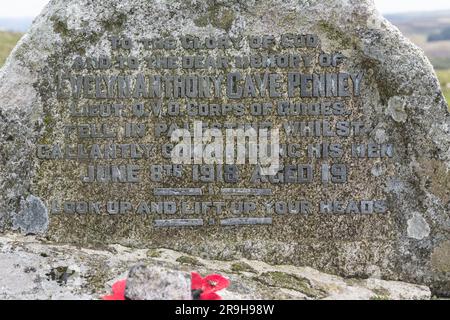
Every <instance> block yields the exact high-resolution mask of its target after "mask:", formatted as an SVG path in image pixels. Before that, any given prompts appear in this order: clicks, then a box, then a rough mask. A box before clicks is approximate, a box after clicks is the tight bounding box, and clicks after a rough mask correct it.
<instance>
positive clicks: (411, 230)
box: [407, 212, 430, 240]
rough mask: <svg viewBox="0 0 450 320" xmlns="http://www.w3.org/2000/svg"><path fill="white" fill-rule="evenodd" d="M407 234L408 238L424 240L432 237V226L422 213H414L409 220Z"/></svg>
mask: <svg viewBox="0 0 450 320" xmlns="http://www.w3.org/2000/svg"><path fill="white" fill-rule="evenodd" d="M407 232H408V237H410V238H414V239H417V240H422V239H424V238H426V237H428V236H429V235H430V226H429V225H428V223H427V221H426V220H425V219H424V218H423V216H422V215H421V214H420V213H418V212H414V213H413V216H412V217H411V219H409V220H408V229H407Z"/></svg>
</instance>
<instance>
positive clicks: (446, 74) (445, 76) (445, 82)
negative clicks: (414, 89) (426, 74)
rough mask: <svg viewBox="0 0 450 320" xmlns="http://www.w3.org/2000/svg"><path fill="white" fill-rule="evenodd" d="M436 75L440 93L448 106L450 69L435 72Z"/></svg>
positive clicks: (449, 100)
mask: <svg viewBox="0 0 450 320" xmlns="http://www.w3.org/2000/svg"><path fill="white" fill-rule="evenodd" d="M436 73H437V75H438V78H439V82H440V83H441V87H442V92H443V93H444V96H445V98H446V99H447V102H448V104H449V105H450V69H448V70H436Z"/></svg>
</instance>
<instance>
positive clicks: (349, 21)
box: [0, 0, 450, 295]
mask: <svg viewBox="0 0 450 320" xmlns="http://www.w3.org/2000/svg"><path fill="white" fill-rule="evenodd" d="M349 17H350V18H349ZM287 33H298V34H307V33H311V34H316V35H317V36H318V37H319V39H320V47H318V48H316V49H311V50H310V49H304V50H305V52H309V53H311V54H312V55H313V56H314V57H316V56H317V55H318V54H319V53H320V52H322V51H324V52H327V53H333V52H340V53H342V54H343V55H344V56H345V57H346V59H345V60H344V63H343V65H342V67H340V68H338V69H339V70H340V71H339V72H349V73H359V72H364V79H363V82H362V87H361V95H360V96H359V97H350V98H348V100H349V104H348V105H349V107H348V109H349V110H346V111H349V112H350V113H349V114H348V117H347V115H345V119H346V118H350V119H351V120H352V121H354V120H357V119H358V120H359V119H360V120H361V121H363V122H364V123H365V124H366V123H367V124H368V128H367V130H368V132H367V134H364V135H362V136H361V138H359V137H358V138H355V139H353V137H350V138H348V139H347V138H346V139H338V137H332V139H321V137H318V138H317V139H316V138H313V139H312V140H314V142H325V141H326V142H328V141H329V140H333V141H335V142H336V141H337V142H340V143H341V144H342V145H343V146H344V147H346V152H347V153H346V156H344V157H343V158H342V159H340V160H342V161H343V162H345V164H346V165H347V167H348V169H349V172H348V174H347V177H348V178H349V181H348V182H347V183H342V184H338V183H332V184H328V185H326V186H324V185H323V184H322V183H320V182H317V181H313V183H311V184H309V185H300V184H299V185H296V184H276V185H271V184H267V186H266V185H265V184H264V185H263V184H261V185H258V186H255V185H252V184H249V183H247V182H248V181H250V179H248V180H247V179H246V180H243V181H239V182H237V183H233V185H232V186H230V185H229V184H228V183H222V182H221V183H211V184H210V187H209V188H207V187H205V185H206V183H197V184H195V185H194V183H193V181H192V179H188V178H187V177H186V176H184V177H177V179H172V178H173V177H163V178H162V180H161V183H156V182H155V181H150V182H149V181H148V180H145V181H144V182H143V183H136V184H134V183H128V182H125V183H104V184H103V183H98V184H94V183H91V184H87V183H84V182H83V181H82V180H81V179H80V174H81V173H82V172H85V169H86V165H87V163H88V162H89V161H86V159H80V160H79V161H78V160H43V159H38V158H37V145H65V144H83V145H90V144H95V143H98V144H100V143H104V142H99V141H97V140H102V139H89V138H86V139H82V138H81V137H66V134H65V127H64V126H65V125H66V124H79V123H81V122H86V123H87V122H89V123H91V122H95V123H100V122H103V124H105V125H106V127H107V128H108V129H110V128H116V127H118V126H121V125H124V124H125V122H128V121H129V120H130V119H131V118H117V119H116V118H107V119H95V120H93V119H88V120H86V119H79V118H77V119H74V117H73V116H71V115H70V114H69V110H70V109H69V108H70V106H73V105H76V106H88V105H93V104H104V103H105V102H106V101H107V100H105V99H99V100H93V99H84V98H83V99H80V100H78V99H76V98H68V99H63V98H61V97H58V96H57V90H56V85H57V83H58V81H57V75H58V74H60V73H61V72H67V73H68V72H73V73H76V72H75V71H74V70H73V69H72V64H73V62H74V60H75V59H76V58H77V57H82V58H86V57H94V58H95V57H99V56H103V55H107V56H113V55H114V56H117V55H119V53H120V54H123V55H124V54H127V55H132V56H136V57H138V58H140V59H143V58H145V57H148V56H149V55H151V54H152V52H151V51H149V50H148V49H145V47H144V46H143V45H142V44H139V45H135V46H134V47H133V48H132V49H131V50H129V51H128V49H120V50H113V49H112V48H111V41H110V39H111V37H112V36H117V35H121V36H128V37H130V38H132V39H133V40H136V39H143V38H146V39H154V38H167V37H168V36H174V37H176V38H178V37H179V36H184V35H187V34H191V35H197V36H199V37H200V39H202V40H204V39H205V38H206V37H221V36H230V37H233V39H235V41H236V47H235V48H232V49H229V50H228V49H226V50H222V49H220V50H203V51H199V50H185V49H182V48H180V47H177V48H175V49H171V50H170V54H171V55H174V56H182V55H200V53H202V54H205V55H206V54H209V55H211V56H212V57H213V58H217V57H218V56H219V53H221V52H224V54H225V55H230V56H235V55H240V56H246V55H250V54H254V53H255V52H259V51H261V52H263V51H264V50H259V49H258V50H255V49H251V48H250V45H249V43H248V41H247V40H246V39H247V38H246V37H247V36H250V35H274V36H275V37H280V36H281V35H282V34H287ZM221 50H222V51H221ZM279 50H280V48H279V47H274V48H271V49H270V52H271V53H278V52H279ZM301 50H303V49H301ZM287 51H289V52H291V51H294V50H290V49H289V50H287ZM164 54H169V51H167V52H166V51H164ZM300 69H301V72H303V71H304V70H306V71H305V72H308V73H315V72H319V71H324V70H325V71H326V70H327V69H326V68H322V67H320V66H317V64H313V66H312V67H311V68H303V67H302V68H300ZM261 70H262V69H258V70H257V71H255V69H252V70H250V69H249V70H247V71H248V72H260V71H261ZM328 70H329V69H328ZM197 71H198V70H197ZM197 71H195V72H196V73H197ZM216 71H217V72H216ZM216 71H214V72H215V73H217V74H222V75H223V74H224V73H225V72H228V71H226V70H225V69H224V70H216ZM247 71H245V72H247ZM284 71H285V70H284ZM284 71H283V70H281V71H279V70H278V69H273V72H274V73H275V72H280V73H283V72H284ZM124 72H125V71H123V70H119V69H118V68H117V67H116V66H114V67H112V68H111V69H109V71H108V70H106V71H105V70H94V71H92V70H83V71H80V72H79V73H85V74H91V73H92V74H94V73H95V74H119V73H120V74H123V73H124ZM126 72H127V73H129V74H135V73H137V72H142V73H145V74H147V73H155V74H161V73H162V71H161V70H151V71H150V70H149V69H148V68H146V67H145V64H144V63H142V64H140V65H139V67H138V69H136V70H135V69H132V70H126ZM177 72H179V73H180V74H183V75H185V74H189V73H191V72H194V71H192V70H188V71H187V70H177ZM208 72H209V71H207V70H202V71H201V72H198V73H201V74H203V73H205V74H209V73H208ZM271 72H272V71H271ZM224 89H225V88H224ZM345 99H347V98H345ZM136 100H141V99H128V100H126V103H130V104H132V103H133V102H136ZM143 100H145V99H143ZM299 100H301V99H299ZM311 100H313V99H311ZM332 100H333V99H332ZM108 101H109V100H108ZM124 101H125V100H124V99H112V100H111V103H122V102H123V103H125V102H124ZM248 101H251V102H253V100H251V99H249V100H248ZM139 102H141V101H139ZM165 102H166V100H164V103H165ZM244 102H245V101H244ZM145 103H146V104H149V102H148V101H147V100H145ZM214 103H229V100H227V99H223V98H220V99H217V101H216V100H215V101H214ZM245 103H247V102H245ZM0 118H1V119H0V120H1V121H0V230H1V231H3V232H8V231H9V230H10V229H11V228H15V229H20V230H21V232H24V233H35V232H36V233H42V232H45V237H46V239H48V241H50V242H51V243H68V242H69V243H74V244H77V245H79V246H84V247H89V246H104V245H108V244H111V243H119V244H121V245H126V246H134V247H140V248H148V247H152V248H153V247H164V248H170V249H174V250H178V251H183V252H184V253H186V254H192V255H194V256H202V257H205V258H208V259H218V260H220V259H222V260H233V259H234V260H239V259H251V260H260V261H264V262H268V263H271V264H276V265H280V264H289V265H292V266H297V267H298V266H300V265H308V266H311V267H314V268H316V269H319V270H321V271H323V272H327V273H333V274H336V275H340V276H346V277H362V276H369V275H371V273H372V272H373V270H375V269H376V270H379V274H377V277H382V278H383V279H395V280H399V279H400V280H402V281H407V282H414V283H418V284H426V285H428V286H430V287H431V288H432V290H433V292H434V293H436V294H446V295H450V288H449V286H448V283H449V280H450V278H449V273H448V272H446V271H445V270H448V261H449V260H448V255H447V254H446V252H447V248H448V241H449V240H450V232H449V227H448V226H449V225H450V216H449V203H450V173H449V168H450V116H449V112H448V106H447V104H446V102H445V100H444V97H443V95H442V93H441V90H440V86H439V82H438V80H437V78H436V76H435V73H434V71H433V69H432V66H431V64H430V62H429V61H428V60H427V58H426V57H425V56H424V53H423V52H422V51H421V50H420V49H419V48H417V47H416V46H414V45H413V44H411V42H410V41H408V40H407V39H406V38H405V37H404V36H403V35H402V34H401V33H400V32H399V30H398V29H397V28H395V27H393V26H392V25H391V24H390V23H389V22H388V21H386V20H385V19H384V18H383V17H382V16H381V15H380V14H379V13H378V12H377V11H376V9H375V7H374V5H373V1H371V0H346V1H344V0H330V1H324V0H300V1H298V0H261V1H240V0H223V1H177V0H174V1H172V0H161V1H157V2H149V1H147V0H129V1H125V2H124V1H121V0H107V1H87V0H53V1H51V2H50V4H49V5H48V6H47V7H46V8H45V9H44V11H43V12H42V14H41V15H40V16H39V17H37V18H36V20H35V21H34V23H33V26H32V27H31V29H30V30H29V32H28V33H27V34H26V35H25V36H24V37H23V38H22V39H21V41H20V42H19V44H18V45H17V47H16V48H15V49H14V50H13V52H12V54H11V56H10V57H9V58H8V60H7V62H6V64H5V66H4V67H3V68H2V69H1V70H0ZM156 118H157V120H155V119H156ZM193 118H194V117H186V116H180V117H168V116H166V115H162V114H161V115H158V117H156V116H155V117H152V118H148V119H145V120H143V122H146V123H148V124H149V127H150V128H153V126H154V125H155V121H157V122H163V121H165V122H169V123H175V122H177V123H178V122H179V123H182V122H184V121H190V120H192V119H193ZM261 118H264V119H263V120H264V121H268V122H273V123H275V124H280V123H281V122H282V121H281V120H291V119H290V118H289V117H286V118H285V119H280V117H277V116H275V115H274V114H269V115H267V116H264V117H260V116H252V115H249V114H245V115H243V116H230V119H229V120H230V121H231V122H248V123H254V122H261V121H262V120H258V119H261ZM227 119H228V118H227ZM91 120H92V121H91ZM175 120H176V121H175ZM209 120H214V121H215V120H217V122H221V121H222V120H223V118H222V117H217V118H212V117H211V118H210V119H209ZM130 121H135V119H134V118H133V120H130ZM136 121H138V120H136ZM139 121H140V120H139ZM211 122H212V121H211ZM380 124H382V126H380ZM122 129H123V127H121V128H120V130H119V129H118V133H120V134H123V130H122ZM373 129H376V130H375V131H373ZM121 138H123V137H122V136H121ZM290 138H292V137H290ZM108 139H109V140H108ZM108 139H103V140H108V141H110V142H114V143H124V141H126V143H130V141H132V142H133V143H144V142H145V143H148V144H151V143H155V144H156V145H157V147H160V144H161V141H162V138H161V139H160V140H158V139H157V138H156V137H154V136H152V135H148V136H145V137H143V138H142V139H137V138H133V139H128V138H126V139H125V138H124V139H111V138H108ZM119 140H120V141H119ZM361 141H362V142H364V143H373V142H374V141H375V142H379V143H391V144H393V145H394V146H395V152H394V155H393V158H387V159H384V158H383V159H353V158H350V157H348V156H347V155H348V154H349V151H348V149H349V147H351V144H352V143H356V142H361ZM166 142H167V141H166ZM288 142H289V143H291V142H295V143H303V142H302V139H297V138H296V137H293V138H292V139H290V140H289V141H288ZM322 161H325V159H318V161H317V162H314V163H317V164H320V162H322ZM105 162H107V163H108V164H111V165H119V164H123V163H124V162H130V164H131V165H134V164H135V162H140V163H145V166H146V168H147V166H148V165H149V164H162V163H167V159H165V158H164V157H163V156H162V155H161V154H159V153H158V154H157V155H155V156H154V157H152V158H149V159H144V160H137V159H134V158H132V159H131V158H130V159H125V160H123V159H116V160H107V161H105ZM131 162H133V163H131ZM378 163H379V164H378ZM143 166H144V164H143ZM249 169H250V168H249V167H245V166H244V168H243V170H241V171H242V173H243V174H248V173H249V171H251V170H249ZM318 176H320V175H318ZM146 177H148V176H147V175H146ZM190 177H191V176H190ZM166 178H167V179H166ZM161 187H164V188H180V187H182V188H189V189H190V188H200V187H201V191H202V195H201V196H200V195H199V193H196V194H197V195H190V196H189V197H187V196H185V195H177V197H179V199H180V200H182V201H184V200H185V198H189V199H187V200H186V201H197V202H198V201H203V199H204V201H209V202H211V201H221V200H224V199H222V197H219V195H220V190H221V189H222V188H229V187H232V188H236V189H253V188H255V187H256V188H260V187H261V188H269V187H270V188H271V190H272V195H270V194H269V193H267V194H264V195H245V196H244V195H242V196H239V199H240V200H243V201H253V202H255V204H256V205H257V207H258V210H257V211H255V212H250V213H248V214H246V215H245V216H243V217H242V218H253V219H255V218H256V219H259V218H268V219H272V220H263V221H268V222H269V221H270V222H271V224H269V225H258V226H248V225H245V226H239V227H237V226H224V227H220V226H219V223H220V219H215V220H214V218H217V217H216V215H214V214H212V213H210V212H209V213H206V214H204V215H203V214H202V219H203V221H204V223H202V225H200V223H199V224H198V225H197V224H196V225H195V226H192V225H190V226H180V228H178V227H173V228H172V227H171V228H170V229H169V228H165V227H157V226H155V223H154V220H153V215H146V216H145V217H143V215H141V214H139V215H138V214H135V213H134V212H133V210H131V209H129V208H128V205H129V204H132V205H133V206H134V207H136V206H137V204H138V203H139V202H141V201H143V200H148V201H159V200H161V199H163V198H164V197H169V196H165V195H161V196H153V195H154V193H153V192H154V190H155V189H156V188H161ZM207 191H208V192H207ZM29 195H33V196H32V198H29ZM144 195H145V197H144ZM183 197H184V198H183ZM200 197H201V198H200ZM230 198H231V197H230ZM299 198H302V199H303V198H305V199H306V200H309V201H311V202H312V203H313V205H314V206H313V207H312V210H311V212H310V214H308V215H307V216H304V215H300V214H286V215H278V214H271V215H270V217H264V216H263V215H265V214H266V211H265V204H267V203H268V202H275V201H286V202H287V201H292V200H296V199H299ZM23 199H28V200H25V202H24V200H23ZM38 199H40V200H38ZM117 199H121V200H122V201H123V202H122V205H124V206H123V207H122V210H121V211H120V210H119V213H118V214H111V212H107V211H106V210H105V207H106V204H107V203H108V201H115V200H117ZM200 199H202V200H200ZM357 199H358V200H360V199H364V200H371V199H372V200H378V199H379V200H385V201H386V205H387V209H388V211H387V212H385V213H380V214H368V215H366V214H357V213H348V214H339V213H336V214H321V213H319V210H318V208H317V206H318V204H319V203H320V201H325V200H341V201H344V202H346V203H352V202H351V201H354V200H357ZM225 200H227V201H229V200H230V199H225ZM225 200H224V201H225ZM67 201H78V202H87V201H99V202H101V203H102V204H103V207H102V212H101V214H97V213H95V212H94V213H89V214H87V213H80V212H78V213H73V214H72V213H70V214H68V213H62V212H59V213H56V212H55V214H53V210H50V208H53V204H54V203H56V204H57V205H56V206H57V207H58V204H59V209H61V206H62V203H63V202H67ZM354 203H355V202H353V204H354ZM134 207H133V209H134ZM45 208H49V211H52V214H50V213H49V214H50V215H49V221H48V228H47V222H46V218H45V214H46V213H47V209H45ZM261 208H262V209H261ZM351 209H352V210H353V211H355V208H354V206H353V207H352V208H351ZM56 211H57V210H56ZM60 211H61V210H60ZM81 211H83V210H81ZM120 212H121V213H120ZM414 213H420V214H421V217H420V216H417V215H414ZM168 218H170V219H172V218H173V219H177V218H179V219H181V218H185V217H181V216H180V215H178V214H175V215H173V216H169V217H168V216H167V215H163V217H160V219H168ZM227 218H235V217H234V216H233V215H232V214H229V215H228V213H224V219H227ZM164 221H165V220H164ZM260 283H261V282H260ZM266 283H267V282H266ZM271 283H272V282H271ZM252 285H255V283H254V282H252ZM255 286H256V285H255ZM284 289H286V288H284ZM286 295H289V293H286Z"/></svg>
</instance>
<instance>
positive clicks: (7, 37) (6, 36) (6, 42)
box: [0, 31, 22, 67]
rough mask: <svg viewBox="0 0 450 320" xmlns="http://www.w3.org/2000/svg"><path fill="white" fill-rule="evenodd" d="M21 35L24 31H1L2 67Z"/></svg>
mask: <svg viewBox="0 0 450 320" xmlns="http://www.w3.org/2000/svg"><path fill="white" fill-rule="evenodd" d="M21 37H22V33H18V32H6V31H0V67H1V66H3V64H4V63H5V60H6V58H7V57H8V56H9V53H10V52H11V50H12V49H13V48H14V46H15V45H16V43H17V41H19V39H20V38H21Z"/></svg>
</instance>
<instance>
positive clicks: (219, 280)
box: [191, 272, 230, 300]
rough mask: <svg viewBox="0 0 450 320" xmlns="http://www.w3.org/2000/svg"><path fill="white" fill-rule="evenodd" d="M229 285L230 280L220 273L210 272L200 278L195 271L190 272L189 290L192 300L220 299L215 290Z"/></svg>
mask: <svg viewBox="0 0 450 320" xmlns="http://www.w3.org/2000/svg"><path fill="white" fill-rule="evenodd" d="M229 285H230V281H229V280H228V279H227V278H225V277H223V276H221V275H220V274H210V275H208V276H206V277H204V278H202V277H201V276H200V275H199V274H198V273H197V272H191V290H192V296H193V298H194V300H222V297H221V296H219V295H218V294H217V293H216V291H219V290H222V289H224V288H226V287H228V286H229Z"/></svg>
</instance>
